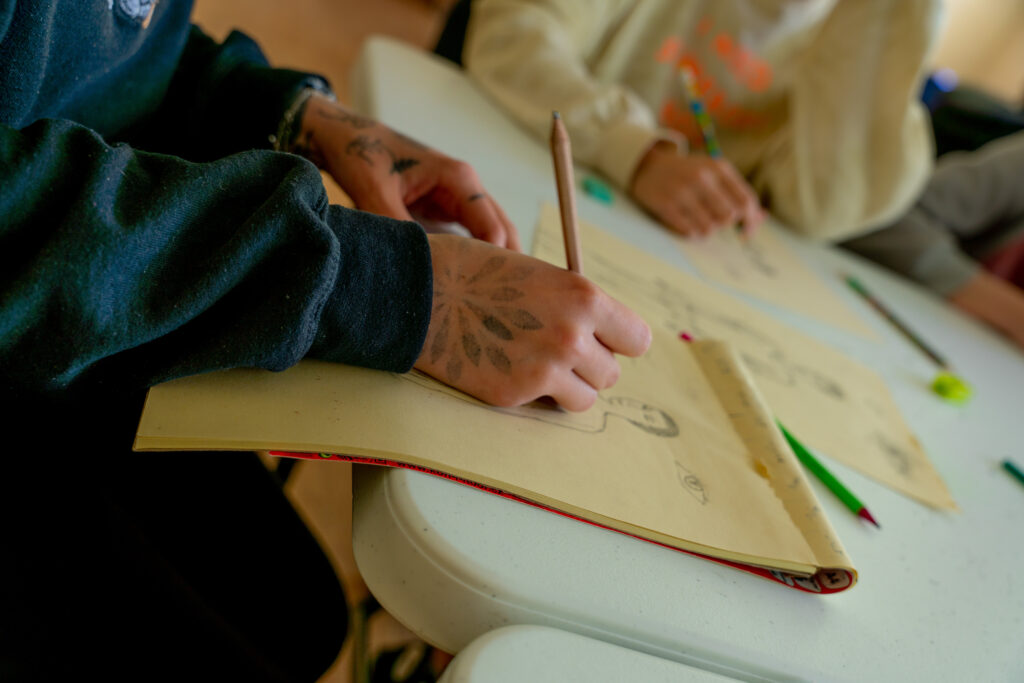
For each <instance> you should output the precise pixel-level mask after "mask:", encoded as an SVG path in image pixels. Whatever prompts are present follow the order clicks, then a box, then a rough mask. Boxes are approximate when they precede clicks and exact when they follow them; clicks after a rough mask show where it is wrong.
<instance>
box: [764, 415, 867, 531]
mask: <svg viewBox="0 0 1024 683" xmlns="http://www.w3.org/2000/svg"><path fill="white" fill-rule="evenodd" d="M775 423H776V424H777V425H779V430H780V431H781V432H782V435H783V436H784V437H786V441H787V442H788V443H789V447H790V448H792V449H793V453H795V454H796V457H797V459H798V460H799V461H800V462H802V463H803V465H804V467H806V468H807V469H809V470H810V471H811V474H813V475H814V476H816V477H817V478H818V479H819V480H820V481H821V483H822V484H824V485H825V486H826V487H827V488H828V490H829V491H831V492H832V493H834V494H836V497H837V498H838V499H839V500H840V501H842V503H843V505H845V506H846V507H848V508H849V509H850V511H851V512H853V513H854V514H855V515H857V516H858V517H863V518H864V519H866V520H867V521H869V522H871V523H872V524H874V525H875V526H876V527H878V528H879V529H881V528H882V527H881V526H880V525H879V524H878V522H876V521H875V518H874V517H872V516H871V513H870V512H868V509H867V508H866V507H864V503H862V502H860V499H858V498H857V496H855V495H853V493H851V492H850V490H849V489H848V488H846V487H845V486H843V483H842V482H841V481H839V480H838V479H836V477H835V475H834V474H832V473H831V472H829V471H828V470H827V469H826V468H825V466H824V465H822V464H821V463H820V462H819V461H818V459H817V458H815V457H814V456H813V455H811V452H810V451H809V450H807V448H805V447H804V445H803V444H802V443H800V442H799V441H797V440H796V437H794V436H793V435H792V434H790V433H789V431H788V430H787V429H786V428H785V427H783V426H782V423H781V422H779V421H778V420H776V421H775Z"/></svg>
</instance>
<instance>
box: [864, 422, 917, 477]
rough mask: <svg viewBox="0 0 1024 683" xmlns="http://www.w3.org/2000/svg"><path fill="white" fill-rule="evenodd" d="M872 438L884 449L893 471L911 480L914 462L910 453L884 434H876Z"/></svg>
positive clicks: (883, 451)
mask: <svg viewBox="0 0 1024 683" xmlns="http://www.w3.org/2000/svg"><path fill="white" fill-rule="evenodd" d="M872 437H873V439H874V441H875V443H877V444H878V445H879V446H881V447H882V453H884V454H885V456H886V457H887V458H888V459H889V464H890V465H892V467H893V469H894V470H896V472H897V473H898V474H899V475H900V476H902V477H906V478H907V479H909V478H910V477H911V470H912V469H913V460H912V456H911V454H910V453H908V452H907V451H905V450H904V449H903V448H902V447H900V445H899V444H897V443H893V442H892V441H890V440H889V439H888V438H887V437H886V436H885V435H884V434H882V433H880V432H875V433H874V434H872Z"/></svg>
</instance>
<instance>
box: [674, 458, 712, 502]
mask: <svg viewBox="0 0 1024 683" xmlns="http://www.w3.org/2000/svg"><path fill="white" fill-rule="evenodd" d="M675 463H676V477H678V478H679V483H680V484H682V485H683V488H684V489H686V491H687V493H689V494H690V495H691V496H693V497H694V499H695V500H696V501H697V502H698V503H700V504H701V505H707V503H708V494H707V491H706V490H704V483H703V482H702V481H701V480H700V479H699V478H698V477H697V475H695V474H694V473H693V472H691V471H690V470H688V469H686V467H685V466H683V464H682V463H681V462H679V461H678V460H676V461H675Z"/></svg>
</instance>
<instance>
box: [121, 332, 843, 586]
mask: <svg viewBox="0 0 1024 683" xmlns="http://www.w3.org/2000/svg"><path fill="white" fill-rule="evenodd" d="M622 370H623V371H622V375H621V378H620V380H619V382H618V383H617V384H616V386H615V387H614V388H613V389H611V390H609V391H606V392H603V393H602V394H601V396H600V398H599V399H598V402H597V404H596V405H595V406H594V407H593V408H592V409H591V410H589V411H587V412H585V413H580V414H577V413H568V412H565V411H563V410H561V409H559V408H557V407H556V406H553V405H547V404H543V403H538V404H533V405H530V406H526V407H522V408H516V409H499V408H493V407H490V406H486V405H484V404H482V403H480V402H478V401H476V400H475V399H473V398H471V397H469V396H466V395H465V394H462V393H461V392H458V391H456V390H454V389H452V388H450V387H447V386H445V385H443V384H440V383H438V382H435V381H434V380H432V379H430V378H429V377H427V376H425V375H421V374H418V373H408V374H404V375H403V374H392V373H385V372H380V371H373V370H365V369H361V368H353V367H347V366H342V365H337V364H332V363H322V362H316V361H304V362H302V363H300V364H299V365H297V366H295V367H293V368H291V369H289V370H287V371H285V372H281V373H271V372H265V371H259V370H234V371H228V372H220V373H211V374H207V375H201V376H197V377H190V378H185V379H182V380H177V381H174V382H169V383H167V384H163V385H160V386H158V387H154V388H153V389H152V390H151V391H150V394H149V397H148V398H147V402H146V408H145V411H144V413H143V416H142V420H141V423H140V426H139V429H138V434H137V437H136V448H137V449H140V450H148V449H173V450H177V449H207V448H214V449H268V450H293V451H304V452H313V453H316V452H328V453H342V454H347V455H362V456H369V457H378V458H390V459H394V460H397V461H400V462H405V463H410V464H414V465H418V466H421V467H427V468H431V469H435V470H439V471H442V472H446V473H449V474H454V475H455V476H458V477H461V478H464V479H468V480H470V481H474V482H477V483H480V484H483V485H485V486H491V487H495V488H498V489H501V490H504V491H508V492H510V493H512V494H514V495H517V496H520V497H522V498H525V499H527V500H531V501H535V502H538V503H540V504H542V505H547V506H549V507H553V508H555V509H558V510H562V511H565V512H568V513H570V514H573V515H576V516H578V517H582V518H583V519H588V520H590V521H594V522H597V523H599V524H602V525H605V526H608V527H611V528H613V529H618V530H620V531H625V532H627V533H632V534H634V535H638V536H641V537H644V538H648V539H650V540H655V541H657V542H660V543H664V544H666V545H669V546H673V547H678V548H683V549H686V550H691V551H694V552H698V553H702V554H707V555H712V556H715V557H722V558H725V559H730V560H735V561H740V562H745V563H751V564H756V565H759V566H768V567H772V568H777V569H782V570H784V571H790V572H797V573H814V572H815V571H817V569H818V568H825V567H828V568H843V569H847V570H848V571H851V572H852V571H853V570H852V566H851V565H850V562H849V559H848V558H847V557H846V555H845V552H844V551H843V549H842V545H841V544H840V542H839V540H838V538H837V537H836V536H835V533H834V531H833V530H832V528H831V526H830V525H829V523H828V520H827V519H826V517H825V516H824V514H823V513H822V512H821V510H820V509H819V507H818V503H817V500H816V499H815V498H814V494H813V491H812V489H811V487H810V486H809V484H808V483H807V481H806V478H805V476H804V475H803V473H802V470H801V469H800V466H799V464H798V463H797V462H796V460H795V458H794V456H793V455H792V452H791V451H789V449H788V446H786V444H785V442H784V441H783V440H782V437H781V435H779V433H778V431H777V430H775V429H774V427H773V424H772V422H771V417H770V415H769V414H768V412H767V409H766V408H765V407H764V404H763V399H761V397H760V396H759V395H758V394H757V389H756V387H755V386H754V383H753V381H752V380H751V379H750V377H749V374H748V373H747V371H746V369H745V368H744V367H743V365H742V363H741V362H740V361H739V359H738V357H736V355H735V352H734V351H732V350H731V349H730V348H729V347H727V346H725V345H723V344H721V343H719V342H712V341H708V342H705V343H702V344H697V345H688V344H683V343H681V342H679V341H678V340H677V339H675V338H674V337H673V336H672V335H668V334H665V333H663V332H660V331H659V332H657V334H656V337H655V341H654V343H653V345H652V348H651V350H650V352H649V353H648V354H647V355H645V356H644V357H643V358H641V359H624V363H623V368H622ZM843 576H844V577H845V576H846V574H845V573H844V574H843ZM833 587H841V586H833Z"/></svg>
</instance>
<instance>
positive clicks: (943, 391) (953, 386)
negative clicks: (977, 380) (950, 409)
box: [932, 372, 971, 403]
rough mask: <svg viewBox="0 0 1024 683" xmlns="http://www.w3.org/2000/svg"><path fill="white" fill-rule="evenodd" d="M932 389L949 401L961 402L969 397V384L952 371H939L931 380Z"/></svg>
mask: <svg viewBox="0 0 1024 683" xmlns="http://www.w3.org/2000/svg"><path fill="white" fill-rule="evenodd" d="M932 391H934V392H935V393H936V394H938V395H939V396H941V397H942V398H944V399H945V400H947V401H949V402H950V403H963V402H965V401H966V400H967V399H969V398H970V397H971V385H969V384H968V383H967V382H965V381H963V380H962V379H960V378H959V377H957V376H956V375H954V374H953V373H952V372H940V373H939V374H938V376H937V377H936V378H935V381H933V382H932Z"/></svg>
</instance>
